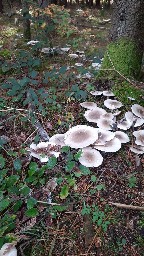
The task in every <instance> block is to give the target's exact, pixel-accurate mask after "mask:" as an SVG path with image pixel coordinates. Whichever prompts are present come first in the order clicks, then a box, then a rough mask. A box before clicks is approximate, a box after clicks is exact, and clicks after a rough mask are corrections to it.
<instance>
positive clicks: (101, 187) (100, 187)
mask: <svg viewBox="0 0 144 256" xmlns="http://www.w3.org/2000/svg"><path fill="white" fill-rule="evenodd" d="M96 188H97V190H102V189H105V185H104V184H99V185H97V186H96Z"/></svg>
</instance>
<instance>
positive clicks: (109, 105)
mask: <svg viewBox="0 0 144 256" xmlns="http://www.w3.org/2000/svg"><path fill="white" fill-rule="evenodd" d="M104 105H105V106H106V107H107V108H109V109H112V110H114V109H117V108H121V107H122V103H121V102H119V101H117V100H111V99H107V100H105V101H104Z"/></svg>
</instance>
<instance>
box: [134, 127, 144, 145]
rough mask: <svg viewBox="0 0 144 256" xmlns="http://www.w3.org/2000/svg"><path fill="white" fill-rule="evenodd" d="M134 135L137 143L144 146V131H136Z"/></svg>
mask: <svg viewBox="0 0 144 256" xmlns="http://www.w3.org/2000/svg"><path fill="white" fill-rule="evenodd" d="M133 135H134V136H135V137H136V141H135V143H136V144H137V145H140V146H144V130H139V131H135V132H133Z"/></svg>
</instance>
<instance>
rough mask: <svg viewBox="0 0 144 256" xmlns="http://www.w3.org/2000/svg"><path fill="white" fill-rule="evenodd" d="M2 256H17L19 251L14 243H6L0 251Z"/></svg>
mask: <svg viewBox="0 0 144 256" xmlns="http://www.w3.org/2000/svg"><path fill="white" fill-rule="evenodd" d="M0 256H17V249H16V247H15V245H14V244H13V243H5V244H4V245H3V246H2V248H1V249H0Z"/></svg>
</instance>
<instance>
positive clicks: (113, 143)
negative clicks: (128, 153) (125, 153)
mask: <svg viewBox="0 0 144 256" xmlns="http://www.w3.org/2000/svg"><path fill="white" fill-rule="evenodd" d="M94 148H96V149H98V150H101V151H104V152H116V151H118V150H119V149H120V148H121V142H120V140H119V139H118V138H115V137H114V138H113V139H112V140H110V141H108V142H106V143H105V144H104V145H94Z"/></svg>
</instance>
